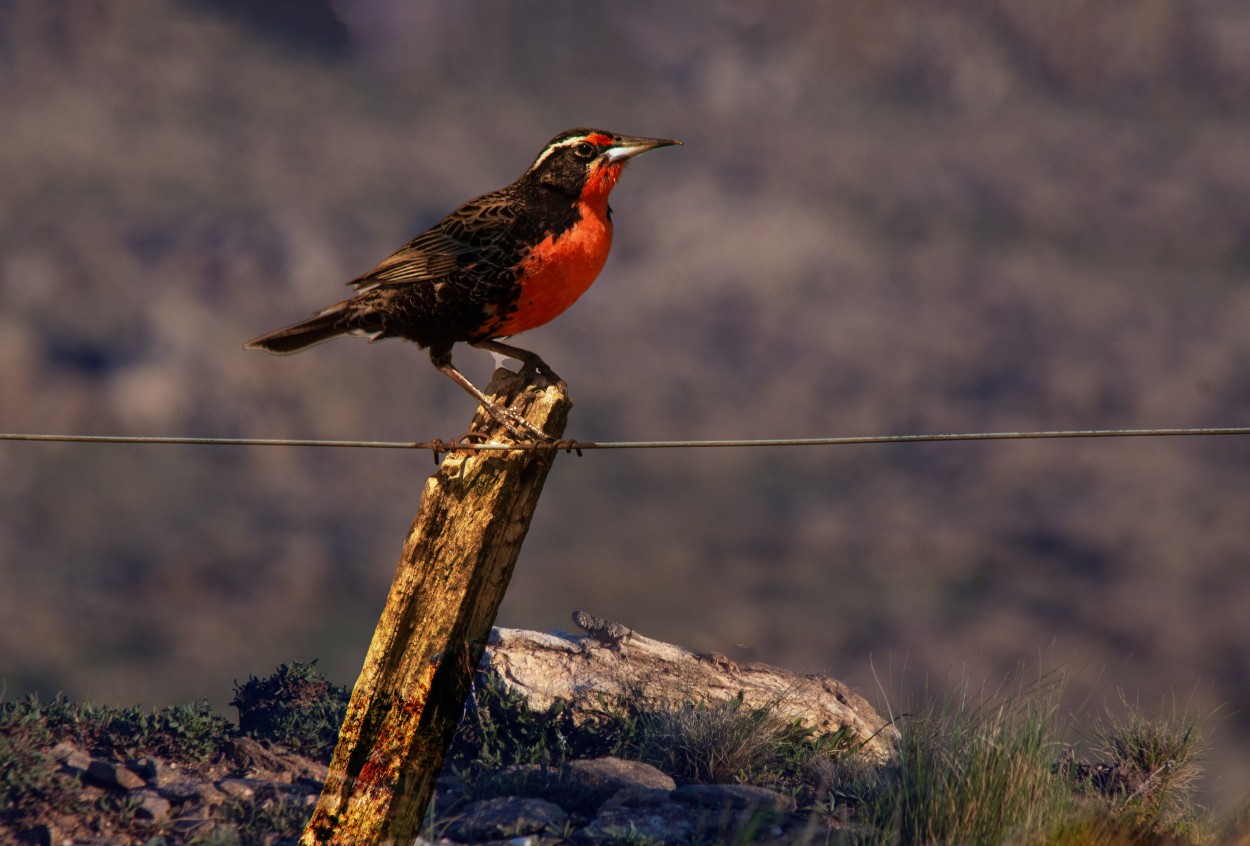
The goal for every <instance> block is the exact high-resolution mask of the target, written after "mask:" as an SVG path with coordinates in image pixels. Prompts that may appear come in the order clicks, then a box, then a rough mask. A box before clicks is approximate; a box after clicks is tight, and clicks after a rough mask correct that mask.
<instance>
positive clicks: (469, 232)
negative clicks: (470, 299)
mask: <svg viewBox="0 0 1250 846" xmlns="http://www.w3.org/2000/svg"><path fill="white" fill-rule="evenodd" d="M516 217H517V211H516V209H515V207H513V206H512V205H511V204H510V203H509V202H508V200H507V198H506V197H500V196H497V195H490V194H488V195H486V196H484V197H479V198H478V199H476V200H472V201H470V202H468V203H466V204H465V205H463V206H461V207H460V208H459V209H457V210H456V211H454V212H452V213H451V214H450V215H448V216H447V217H446V218H445V219H444V220H443V221H442V222H441V223H439V224H438V225H437V226H435V227H434V228H433V229H429V230H427V231H425V232H422V233H421V234H420V235H418V236H417V237H416V238H413V239H412V240H411V241H410V242H408V244H407V245H405V246H404V247H403V249H401V250H399V251H398V252H396V253H395V254H394V255H392V256H390V257H389V258H386V259H384V260H383V261H382V262H381V263H380V264H379V265H378V266H377V267H375V268H373V270H371V271H369V272H368V273H366V274H364V275H363V276H360V277H358V278H356V279H353V280H352V281H350V282H348V283H347V284H348V285H352V286H354V287H355V288H356V290H357V291H361V292H363V291H369V290H372V289H374V288H381V287H388V286H392V285H396V286H397V285H410V284H412V283H414V282H425V281H430V280H437V279H439V278H441V277H443V276H446V275H447V274H448V273H450V272H452V271H453V270H455V269H456V268H457V267H459V266H461V265H462V264H463V259H464V257H465V256H469V255H474V254H480V252H481V250H482V247H483V245H484V243H486V242H489V241H490V240H492V239H493V238H494V237H497V235H498V233H499V231H500V230H501V229H507V228H509V227H510V226H511V225H512V223H513V222H514V221H515V220H516Z"/></svg>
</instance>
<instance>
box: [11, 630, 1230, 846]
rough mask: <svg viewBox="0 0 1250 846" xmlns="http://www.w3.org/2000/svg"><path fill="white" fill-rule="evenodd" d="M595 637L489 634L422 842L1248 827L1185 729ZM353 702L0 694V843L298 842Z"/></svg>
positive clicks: (907, 837)
mask: <svg viewBox="0 0 1250 846" xmlns="http://www.w3.org/2000/svg"><path fill="white" fill-rule="evenodd" d="M583 628H586V627H585V626H583ZM587 631H588V634H587V635H584V636H579V635H568V634H564V633H559V632H556V633H551V634H542V633H537V632H525V631H520V630H510V629H496V630H494V631H493V632H492V636H491V639H490V643H489V644H488V647H487V654H486V656H485V657H484V660H483V666H482V672H481V673H479V675H478V677H477V680H476V681H475V684H474V690H473V694H472V699H471V701H470V703H469V706H468V707H467V708H466V711H465V716H464V719H463V720H462V721H461V724H460V727H459V728H458V730H457V733H456V735H455V737H454V739H453V742H452V745H451V749H450V750H449V752H448V756H447V759H446V762H445V765H444V768H443V771H442V773H441V774H440V777H439V779H438V784H437V790H436V793H435V796H434V799H433V802H432V803H431V808H430V811H429V814H428V816H427V819H426V822H425V825H424V827H423V829H422V832H421V837H420V838H419V840H418V843H423V844H441V845H442V846H456V844H498V845H500V846H501V845H502V844H508V846H523V845H527V844H528V845H529V846H538V844H557V843H569V844H576V845H577V846H581V844H600V843H603V844H631V846H644V844H646V846H661V845H662V844H696V843H697V844H712V843H733V844H783V843H784V844H809V843H819V844H827V843H848V842H863V843H886V842H918V841H919V840H923V841H924V842H951V843H957V842H981V843H998V842H1059V841H1056V840H1055V838H1056V837H1057V836H1058V834H1059V833H1063V838H1064V839H1062V842H1064V843H1069V844H1072V846H1084V844H1099V846H1104V844H1120V843H1123V844H1130V843H1147V842H1148V843H1157V844H1160V846H1165V844H1177V846H1180V844H1188V846H1193V844H1197V843H1200V842H1201V843H1206V842H1220V843H1224V842H1227V843H1244V842H1246V841H1245V840H1244V839H1238V838H1241V837H1244V834H1245V832H1246V831H1250V812H1248V813H1247V815H1246V819H1244V820H1242V819H1234V820H1231V821H1230V822H1229V823H1228V835H1227V836H1219V837H1217V838H1215V839H1212V838H1211V837H1210V836H1208V834H1207V832H1206V831H1204V826H1205V825H1206V824H1205V823H1204V822H1203V819H1202V817H1201V815H1200V814H1199V813H1198V812H1197V809H1196V808H1194V807H1193V806H1192V804H1191V803H1190V801H1189V800H1190V795H1191V793H1192V785H1193V783H1194V781H1195V780H1196V778H1197V776H1198V775H1199V774H1200V768H1199V767H1198V766H1197V765H1196V763H1195V756H1196V754H1197V750H1198V749H1200V748H1201V744H1200V743H1199V742H1198V740H1197V736H1198V735H1197V724H1196V723H1194V722H1192V721H1189V720H1187V719H1186V720H1181V721H1179V722H1177V721H1175V720H1171V721H1169V720H1154V719H1151V720H1146V719H1143V718H1140V717H1134V718H1132V719H1130V720H1128V721H1127V723H1125V724H1123V725H1121V726H1119V727H1118V728H1115V729H1114V730H1112V731H1108V730H1105V729H1104V731H1103V738H1104V741H1103V746H1104V747H1105V749H1106V750H1107V751H1112V752H1113V753H1114V754H1113V755H1112V758H1111V760H1110V761H1109V762H1108V763H1106V764H1090V763H1087V762H1085V761H1081V760H1077V759H1076V758H1075V757H1073V755H1072V754H1071V752H1067V753H1064V754H1063V755H1061V754H1060V751H1061V747H1062V744H1061V743H1060V742H1058V740H1057V738H1055V737H1054V736H1053V734H1052V733H1051V728H1050V722H1049V720H1048V718H1046V717H1044V716H1040V715H1042V714H1053V713H1054V712H1053V707H1052V706H1053V702H1051V701H1050V700H1048V699H1047V698H1046V691H1045V689H1036V690H1032V691H1022V692H1020V693H1019V694H1016V695H1013V696H1009V697H1007V698H1006V699H1002V700H994V701H992V702H988V703H987V702H982V703H979V704H977V703H971V704H970V703H963V705H962V706H961V707H954V706H945V710H942V709H937V710H934V709H932V708H926V709H925V710H923V711H919V712H916V713H912V714H910V715H908V716H907V717H906V718H905V719H902V720H901V721H900V722H898V723H890V722H885V721H883V720H882V718H881V717H880V716H879V715H878V714H877V713H876V712H875V711H874V710H873V709H872V707H871V705H869V704H868V703H867V702H866V701H865V700H863V699H862V697H859V696H858V695H857V694H855V693H854V691H852V690H850V689H848V688H847V687H846V686H845V685H843V684H842V683H841V682H838V681H837V680H835V679H828V678H823V677H817V676H797V675H795V674H793V673H790V672H788V671H785V670H780V669H777V668H771V667H768V666H766V665H762V664H736V663H734V662H732V661H728V660H727V659H724V658H723V656H715V655H709V654H702V653H697V652H692V651H690V650H686V649H682V648H681V647H676V646H673V645H671V644H665V643H662V642H659V641H654V640H651V639H649V638H646V637H644V636H642V635H639V634H638V633H636V632H631V631H628V630H626V631H625V632H624V634H623V635H622V637H620V638H608V639H606V640H605V639H603V638H601V637H597V636H596V634H597V632H598V631H599V628H598V627H593V626H592V627H590V628H588V629H587ZM587 691H590V692H591V694H593V695H591V694H588V693H587ZM778 691H781V692H778ZM349 695H350V691H349V690H348V689H347V688H345V687H337V686H335V685H332V684H331V683H330V682H328V681H327V680H326V679H325V678H324V677H323V676H321V674H320V672H319V671H318V670H317V669H316V667H315V665H314V664H293V665H283V666H281V667H279V668H278V670H277V671H276V672H274V673H273V674H272V675H271V676H270V677H268V678H266V679H258V678H251V679H249V680H248V681H247V682H245V683H244V684H242V685H237V686H236V689H235V698H234V701H233V702H232V705H233V706H234V707H235V708H237V709H238V712H239V720H238V723H237V724H235V723H233V722H231V721H229V720H227V719H225V718H224V717H222V716H221V715H220V714H217V713H216V712H214V711H213V710H212V709H211V708H210V707H209V706H208V704H207V703H200V704H197V705H185V706H173V707H168V708H162V709H154V710H152V711H150V712H145V711H142V710H141V709H139V708H115V707H111V706H94V705H91V704H89V703H76V702H72V701H69V700H67V699H64V698H57V699H55V700H52V701H45V702H41V701H39V700H37V699H35V698H28V699H25V700H20V701H9V702H0V844H38V845H39V846H61V844H93V845H94V846H182V844H204V846H253V844H255V846H277V844H294V843H295V842H296V841H297V840H298V837H299V835H300V832H301V831H302V830H303V827H304V824H305V822H306V821H307V820H308V818H309V817H310V815H311V813H312V810H313V808H314V806H315V805H316V802H317V798H318V796H319V794H320V792H321V789H322V786H323V784H324V782H325V780H326V777H327V773H328V763H329V760H330V755H331V752H332V751H333V748H334V744H335V742H336V739H337V734H338V727H339V725H340V724H341V722H342V719H343V716H344V714H345V712H346V705H347V700H348V698H349ZM674 696H676V697H677V698H675V699H674V698H673V697H674ZM1048 703H1049V704H1048ZM987 741H988V742H987ZM1117 750H1118V751H1117ZM934 832H937V834H934Z"/></svg>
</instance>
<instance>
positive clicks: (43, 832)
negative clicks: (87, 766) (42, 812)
mask: <svg viewBox="0 0 1250 846" xmlns="http://www.w3.org/2000/svg"><path fill="white" fill-rule="evenodd" d="M58 745H60V744H58ZM22 840H23V841H24V842H26V843H33V844H34V846H60V844H61V838H60V835H58V834H57V831H56V828H55V827H54V826H53V825H52V823H41V824H39V825H37V826H35V827H34V828H28V829H26V830H25V831H24V832H22Z"/></svg>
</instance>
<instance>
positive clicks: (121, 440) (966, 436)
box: [0, 426, 1250, 454]
mask: <svg viewBox="0 0 1250 846" xmlns="http://www.w3.org/2000/svg"><path fill="white" fill-rule="evenodd" d="M1211 435H1250V426H1226V427H1216V428H1182V429H1065V430H1055V431H1040V432H958V433H948V434H940V433H939V434H920V435H852V436H846V437H833V438H743V439H730V440H671V441H578V440H559V441H552V442H550V443H516V444H514V443H500V442H480V441H475V440H470V439H469V438H468V437H466V436H463V435H462V436H461V437H459V438H455V439H452V440H450V441H444V440H441V439H434V440H430V441H358V440H309V439H292V438H198V437H164V436H147V435H49V434H37V433H0V441H44V442H53V443H87V444H173V445H194V446H280V447H335V448H351V449H423V450H433V451H434V452H435V453H436V454H437V453H444V452H456V451H461V450H475V451H482V450H494V451H504V450H531V451H544V452H546V451H556V450H563V451H565V452H574V451H575V452H577V453H579V454H580V453H581V451H582V450H590V449H703V448H740V447H795V446H854V445H863V444H903V443H935V442H945V441H1015V440H1045V439H1060V438H1161V437H1196V436H1211Z"/></svg>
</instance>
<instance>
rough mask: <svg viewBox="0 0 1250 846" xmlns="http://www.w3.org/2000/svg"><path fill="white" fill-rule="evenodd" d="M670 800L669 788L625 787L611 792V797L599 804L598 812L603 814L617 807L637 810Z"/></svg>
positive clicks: (670, 792)
mask: <svg viewBox="0 0 1250 846" xmlns="http://www.w3.org/2000/svg"><path fill="white" fill-rule="evenodd" d="M672 801H673V791H671V790H664V789H662V788H654V787H626V788H624V789H622V790H618V791H616V793H614V794H612V798H610V799H608V801H606V802H604V803H603V805H602V806H600V808H599V813H601V814H603V813H607V812H608V811H615V810H617V809H619V808H631V809H634V810H638V809H641V808H648V807H652V806H655V805H663V804H665V803H669V802H672Z"/></svg>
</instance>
